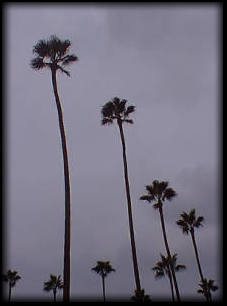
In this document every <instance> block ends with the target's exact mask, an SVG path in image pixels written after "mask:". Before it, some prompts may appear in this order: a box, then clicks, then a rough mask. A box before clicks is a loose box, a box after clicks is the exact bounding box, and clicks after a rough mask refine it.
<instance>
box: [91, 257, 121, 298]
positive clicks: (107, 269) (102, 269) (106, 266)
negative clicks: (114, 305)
mask: <svg viewBox="0 0 227 306" xmlns="http://www.w3.org/2000/svg"><path fill="white" fill-rule="evenodd" d="M91 270H92V271H95V272H96V273H97V274H99V275H100V276H101V277H102V290H103V301H104V302H105V301H106V292H105V278H106V277H107V275H108V274H109V273H111V272H113V271H115V269H113V268H112V266H111V264H110V262H109V261H97V265H96V266H95V267H93V268H92V269H91Z"/></svg>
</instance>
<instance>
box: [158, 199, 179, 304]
mask: <svg viewBox="0 0 227 306" xmlns="http://www.w3.org/2000/svg"><path fill="white" fill-rule="evenodd" d="M159 214H160V219H161V226H162V233H163V238H164V243H165V247H166V252H167V255H168V257H169V258H171V254H170V250H169V245H168V241H167V236H166V230H165V222H164V216H163V210H162V204H161V206H160V207H159ZM170 269H171V273H172V276H173V282H174V287H175V290H176V296H177V301H178V302H180V293H179V289H178V285H177V279H176V275H175V271H174V267H173V265H172V264H170Z"/></svg>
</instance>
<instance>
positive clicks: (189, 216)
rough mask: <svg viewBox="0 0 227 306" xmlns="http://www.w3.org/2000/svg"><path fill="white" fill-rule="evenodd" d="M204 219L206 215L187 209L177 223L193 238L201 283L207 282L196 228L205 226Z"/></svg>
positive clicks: (206, 296)
mask: <svg viewBox="0 0 227 306" xmlns="http://www.w3.org/2000/svg"><path fill="white" fill-rule="evenodd" d="M203 221H204V217H202V216H198V217H196V215H195V209H191V210H190V211H189V213H186V212H185V211H184V212H183V213H182V214H181V219H179V220H177V221H176V223H177V225H179V226H180V227H181V229H182V231H183V234H186V235H188V234H189V233H190V235H191V238H192V244H193V247H194V251H195V257H196V262H197V266H198V269H199V274H200V279H201V283H202V284H203V283H205V281H204V276H203V272H202V268H201V264H200V260H199V253H198V248H197V245H196V240H195V228H199V227H200V226H203V224H202V222H203ZM204 296H205V298H206V300H207V301H208V299H209V297H208V295H207V294H205V295H204Z"/></svg>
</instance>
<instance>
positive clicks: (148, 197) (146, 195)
mask: <svg viewBox="0 0 227 306" xmlns="http://www.w3.org/2000/svg"><path fill="white" fill-rule="evenodd" d="M140 200H145V201H148V202H149V203H150V202H151V201H152V200H153V197H152V196H151V195H149V194H145V195H142V196H141V197H140Z"/></svg>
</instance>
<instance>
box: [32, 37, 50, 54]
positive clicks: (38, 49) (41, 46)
mask: <svg viewBox="0 0 227 306" xmlns="http://www.w3.org/2000/svg"><path fill="white" fill-rule="evenodd" d="M32 51H33V53H34V54H37V55H38V56H39V57H42V58H44V57H46V56H48V55H49V45H48V42H47V41H46V40H44V39H40V40H39V41H38V42H37V44H36V45H35V46H34V47H33V50H32Z"/></svg>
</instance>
